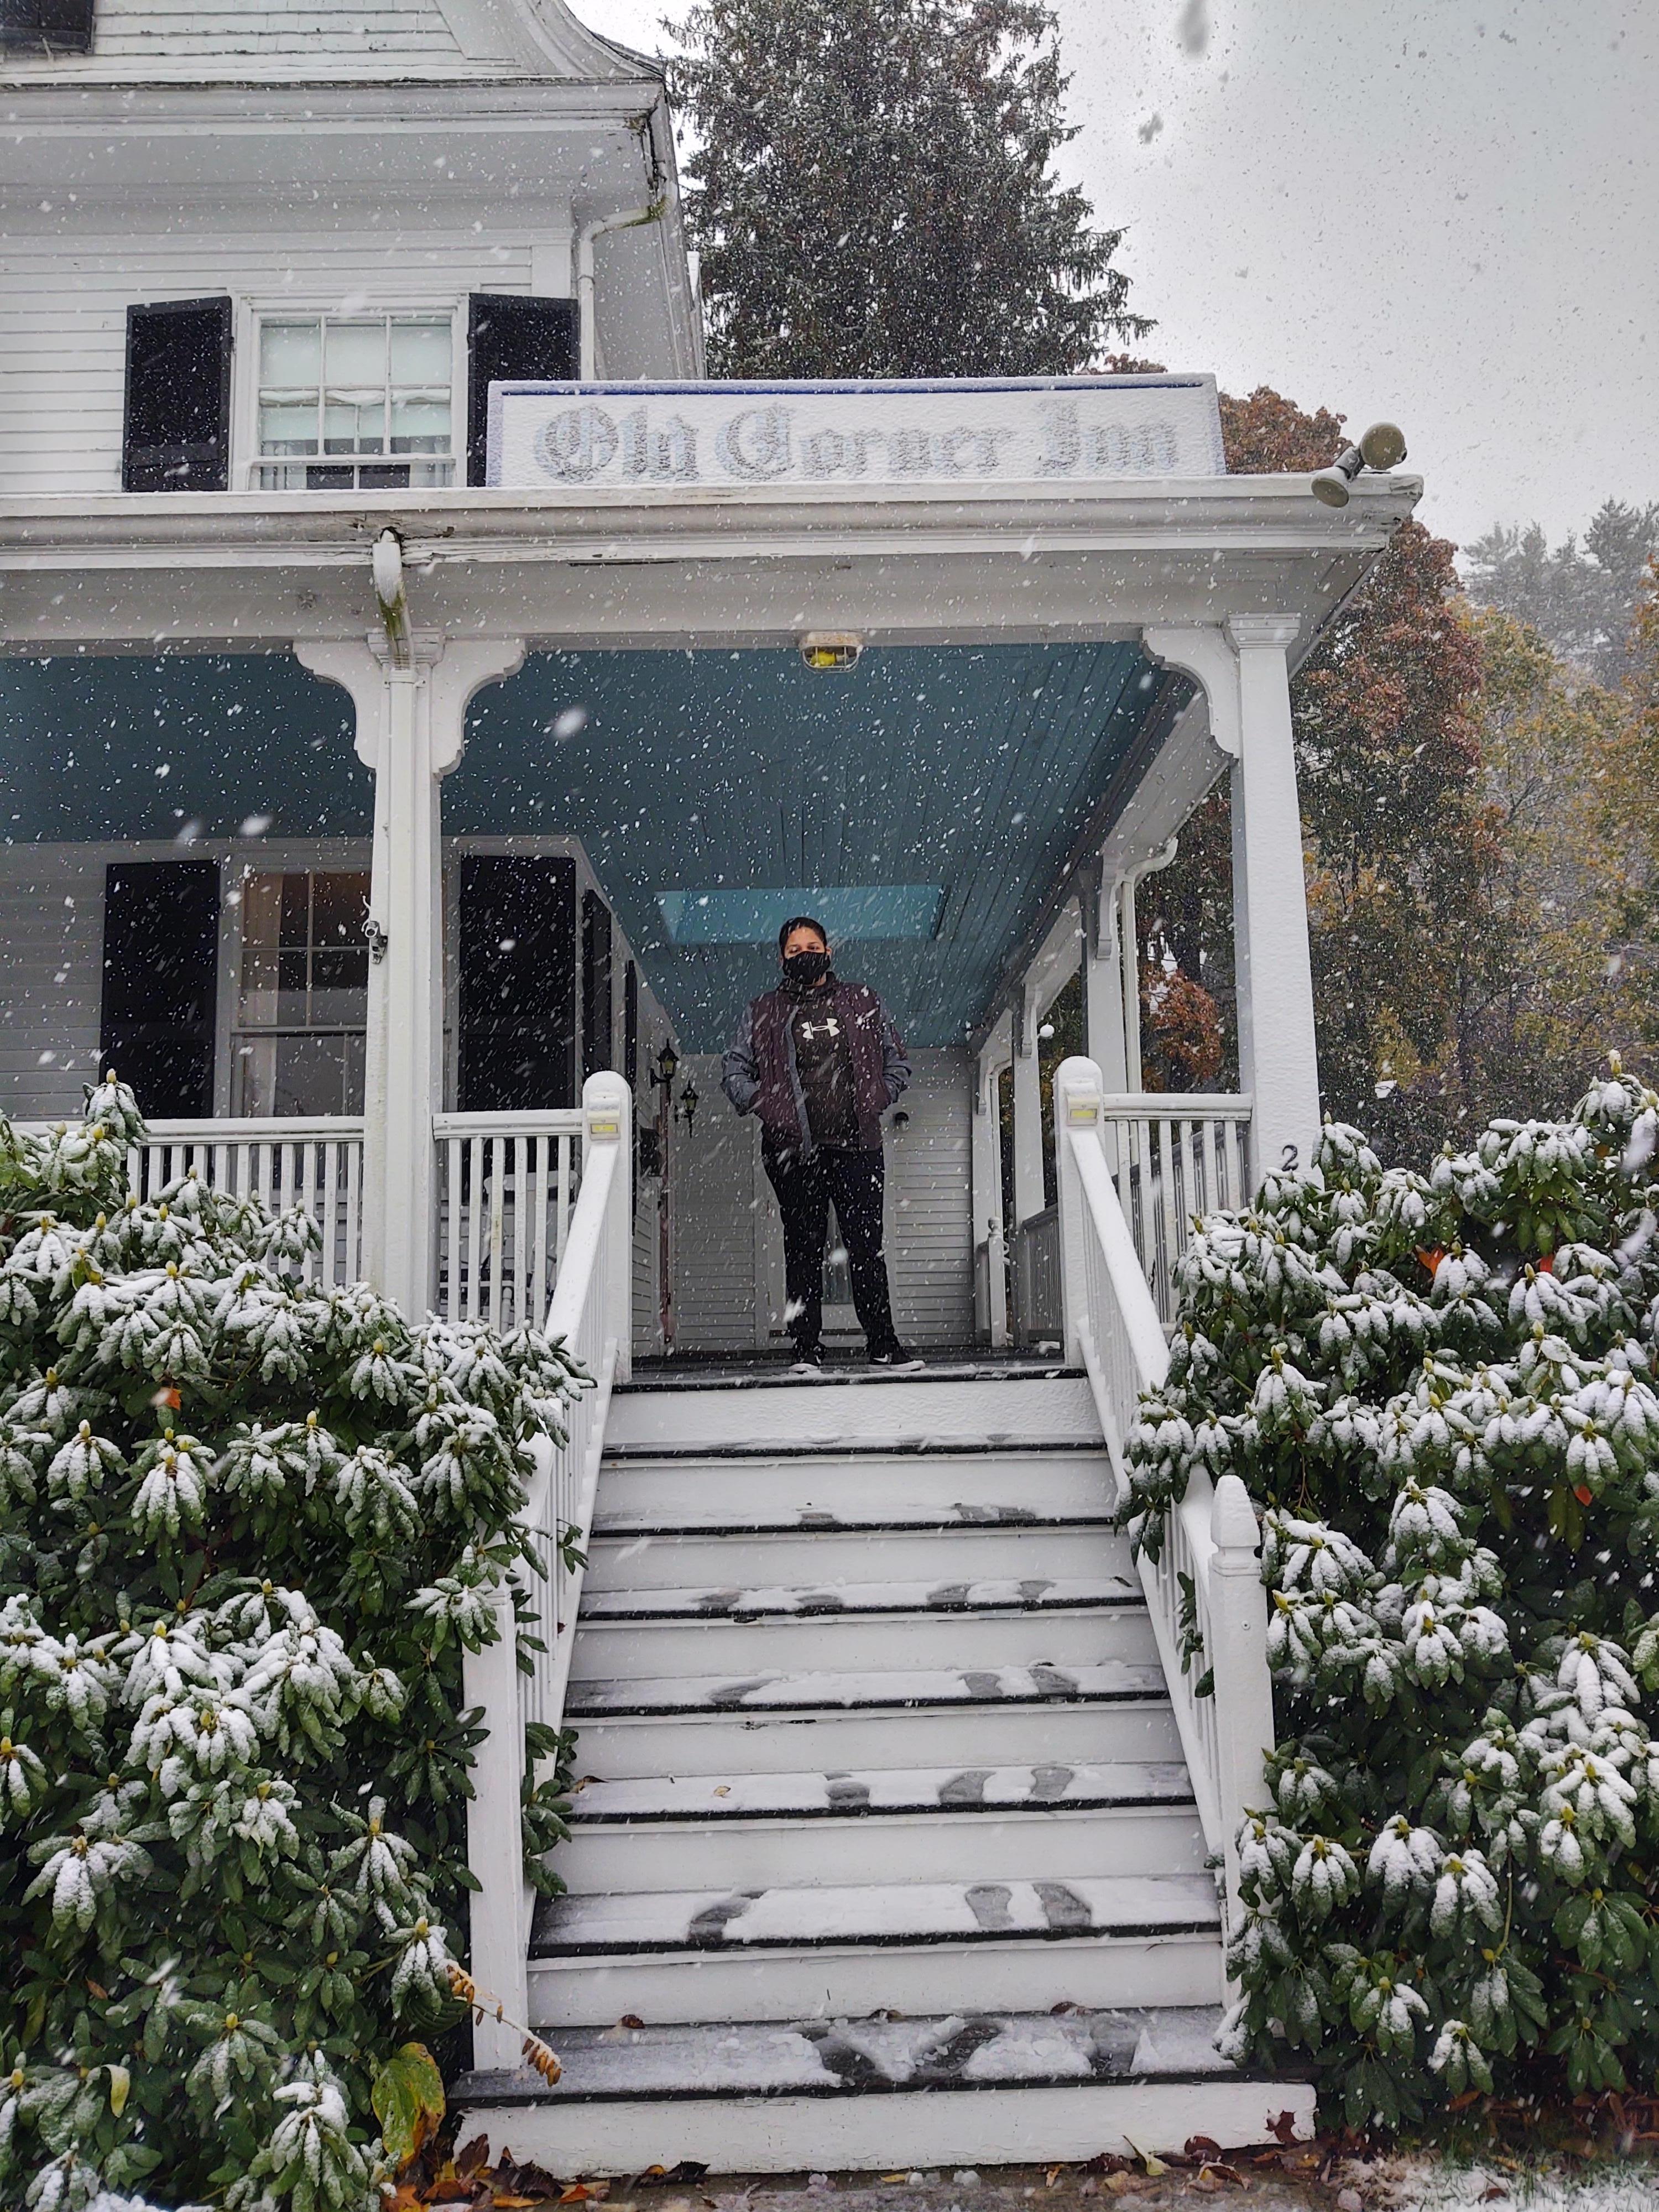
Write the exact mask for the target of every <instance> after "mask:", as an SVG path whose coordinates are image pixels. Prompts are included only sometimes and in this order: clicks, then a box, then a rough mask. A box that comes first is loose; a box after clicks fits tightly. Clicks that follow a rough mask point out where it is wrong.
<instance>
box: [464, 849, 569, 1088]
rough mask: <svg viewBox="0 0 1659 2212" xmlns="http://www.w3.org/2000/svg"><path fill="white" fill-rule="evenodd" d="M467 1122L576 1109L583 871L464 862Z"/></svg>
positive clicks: (546, 863)
mask: <svg viewBox="0 0 1659 2212" xmlns="http://www.w3.org/2000/svg"><path fill="white" fill-rule="evenodd" d="M460 979H461V987H460V1032H461V1034H460V1066H459V1074H458V1081H457V1085H456V1089H457V1096H458V1102H459V1110H460V1111H461V1112H462V1113H464V1114H484V1113H492V1112H493V1113H517V1112H520V1111H521V1110H526V1109H532V1108H535V1107H538V1106H539V1107H561V1106H569V1105H571V1104H573V1103H574V1091H575V1085H574V1080H573V1074H574V1060H575V1056H576V1055H575V1036H574V1029H575V1024H574V1018H573V1016H574V1007H575V998H576V864H575V862H574V860H539V859H520V858H517V857H513V858H511V859H508V858H502V857H497V856H495V855H493V854H467V855H466V856H465V858H464V859H463V860H462V862H461V922H460Z"/></svg>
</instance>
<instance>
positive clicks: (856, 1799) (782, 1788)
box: [459, 1372, 1312, 2175]
mask: <svg viewBox="0 0 1659 2212" xmlns="http://www.w3.org/2000/svg"><path fill="white" fill-rule="evenodd" d="M1114 1496H1115V1489H1114V1483H1113V1478H1112V1474H1111V1470H1110V1464H1109V1455H1108V1453H1107V1449H1106V1447H1105V1445H1104V1443H1103V1440H1102V1435H1101V1428H1100V1422H1099V1417H1098V1414H1097V1410H1096V1401H1095V1399H1094V1397H1093V1396H1092V1395H1091V1389H1090V1386H1089V1384H1088V1383H1086V1382H1085V1381H1084V1380H1082V1379H1081V1378H1074V1377H1069V1376H1054V1375H1052V1374H1049V1375H1034V1376H1020V1375H1018V1373H1016V1372H1010V1373H1008V1374H1007V1375H1006V1376H997V1377H994V1378H990V1377H983V1378H978V1379H965V1380H941V1379H933V1378H930V1377H928V1376H926V1375H922V1376H915V1377H914V1378H912V1377H888V1376H858V1377H857V1378H856V1379H851V1378H849V1379H848V1381H846V1382H844V1383H842V1382H825V1383H793V1384H789V1383H769V1384H767V1383H751V1384H749V1385H746V1386H744V1385H728V1386H726V1387H717V1388H707V1389H688V1388H684V1387H661V1388H654V1389H653V1388H651V1387H649V1386H646V1387H643V1388H635V1389H627V1390H619V1391H618V1392H617V1395H616V1396H615V1398H614V1399H613V1401H612V1402H611V1408H610V1415H609V1424H608V1427H607V1429H606V1431H605V1455H604V1459H603V1462H602V1463H601V1468H600V1474H599V1487H598V1493H597V1500H596V1505H595V1513H594V1521H593V1530H592V1541H591V1542H590V1545H589V1547H588V1560H589V1564H588V1568H587V1571H586V1580H585V1583H584V1585H583V1589H582V1595H581V1607H580V1618H579V1620H578V1623H577V1626H576V1631H575V1638H574V1650H573V1652H572V1656H571V1662H570V1678H569V1685H568V1693H567V1697H566V1703H565V1717H566V1720H567V1723H568V1724H570V1725H574V1726H575V1727H576V1728H577V1729H579V1730H580V1739H579V1750H578V1756H577V1762H576V1771H577V1774H578V1776H579V1777H580V1778H581V1781H580V1788H579V1790H578V1791H577V1793H576V1796H575V1799H574V1821H573V1832H572V1835H571V1838H570V1840H569V1842H568V1844H564V1845H562V1846H561V1848H560V1849H559V1850H558V1851H557V1852H556V1855H555V1860H554V1863H555V1865H556V1869H557V1871H558V1872H559V1873H560V1875H562V1878H563V1880H564V1881H565V1883H566V1884H567V1886H568V1894H567V1895H565V1896H563V1897H561V1898H558V1899H554V1900H552V1901H550V1903H548V1904H546V1905H543V1906H542V1907H541V1908H540V1909H539V1911H538V1912H537V1915H536V1917H535V1921H534V1924H533V1927H532V1935H531V1939H530V1947H529V1948H530V1960H529V1972H528V1991H529V2018H530V2021H531V2022H532V2025H533V2026H534V2027H536V2028H537V2029H538V2032H540V2033H542V2034H543V2035H544V2036H545V2037H546V2039H548V2040H549V2041H550V2043H551V2044H552V2045H553V2047H554V2048H555V2050H556V2051H557V2053H558V2055H559V2057H560V2059H561V2061H562V2066H563V2074H562V2078H561V2080H560V2081H559V2082H558V2083H557V2084H556V2086H553V2087H547V2086H546V2085H544V2084H543V2083H541V2082H540V2081H538V2080H537V2079H536V2077H535V2076H533V2075H529V2074H527V2073H526V2072H524V2071H520V2070H514V2071H511V2072H508V2071H500V2072H495V2073H489V2072H480V2073H477V2074H475V2075H471V2077H469V2079H468V2080H467V2081H465V2083H464V2084H463V2085H461V2087H460V2090H459V2101H460V2102H461V2103H462V2104H463V2105H464V2106H465V2110H466V2112H467V2116H468V2125H469V2126H472V2125H475V2124H476V2125H477V2126H481V2127H483V2128H484V2129H485V2130H487V2131H488V2133H489V2136H490V2138H491V2140H492V2142H495V2144H496V2145H497V2146H498V2147H499V2146H500V2145H501V2144H503V2143H505V2144H507V2145H510V2147H511V2148H512V2149H513V2153H514V2154H516V2155H517V2156H519V2157H520V2158H526V2157H532V2156H533V2157H535V2158H537V2159H538V2160H541V2161H542V2162H543V2163H544V2165H546V2166H550V2168H551V2169H552V2170H553V2171H555V2172H558V2173H561V2174H566V2175H573V2174H579V2173H632V2172H640V2171H641V2170H643V2169H644V2168H646V2167H647V2166H652V2165H660V2166H673V2165H675V2164H676V2163H677V2162H678V2161H679V2160H700V2161H702V2162H703V2163H705V2164H706V2165H708V2166H714V2167H716V2168H719V2169H721V2170H725V2171H728V2172H791V2171H800V2170H806V2169H810V2168H813V2167H821V2168H830V2169H833V2168H836V2167H844V2168H847V2167H857V2168H865V2169H872V2168H873V2169H884V2168H890V2167H894V2166H917V2165H921V2166H927V2165H928V2164H929V2163H933V2164H938V2163H939V2162H941V2161H945V2162H949V2163H951V2164H954V2165H972V2164H980V2163H992V2162H995V2161H999V2160H1006V2161H1013V2160H1021V2161H1024V2160H1054V2159H1074V2158H1082V2157H1087V2156H1089V2155H1091V2154H1093V2153H1095V2152H1097V2151H1099V2150H1103V2149H1121V2148H1123V2146H1124V2143H1125V2140H1126V2138H1128V2139H1132V2140H1133V2142H1135V2143H1136V2144H1137V2145H1139V2146H1141V2147H1142V2148H1170V2147H1175V2148H1179V2147H1180V2146H1181V2145H1182V2143H1183V2142H1185V2141H1186V2139H1187V2138H1188V2136H1192V2135H1194V2134H1200V2135H1205V2136H1210V2137H1212V2138H1213V2139H1214V2140H1215V2141H1217V2142H1220V2143H1223V2144H1227V2145H1235V2144H1240V2143H1246V2142H1260V2141H1264V2140H1266V2139H1267V2136H1268V2134H1269V2131H1270V2130H1271V2128H1272V2126H1273V2123H1274V2122H1276V2121H1277V2120H1278V2119H1279V2115H1280V2114H1281V2113H1282V2112H1285V2111H1286V2110H1289V2111H1290V2112H1291V2113H1292V2115H1293V2117H1294V2120H1295V2122H1296V2124H1297V2126H1298V2127H1299V2128H1302V2129H1305V2128H1306V2127H1307V2125H1308V2124H1309V2123H1310V2119H1311V2107H1312V2098H1311V2092H1310V2091H1309V2090H1308V2089H1306V2088H1305V2087H1301V2086H1299V2085H1295V2084H1290V2083H1285V2082H1282V2081H1271V2082H1269V2081H1256V2080H1253V2079H1250V2078H1248V2077H1245V2076H1242V2075H1238V2074H1237V2073H1235V2072H1233V2071H1232V2070H1231V2069H1228V2068H1226V2067H1225V2066H1224V2065H1223V2063H1222V2062H1221V2061H1220V2059H1219V2058H1218V2056H1217V2054H1216V2052H1215V2050H1214V2047H1213V2042H1212V2037H1213V2033H1214V2029H1215V2027H1216V2025H1217V2021H1218V2012H1219V2006H1220V2003H1221V2000H1222V1996H1223V1971H1222V1951H1221V1938H1220V1904H1219V1899H1218V1881H1217V1875H1216V1872H1215V1870H1214V1869H1212V1867H1210V1866H1207V1865H1206V1848H1205V1842H1204V1833H1203V1830H1202V1827H1201V1826H1200V1818H1199V1814H1198V1810H1197V1808H1196V1806H1195V1803H1194V1792H1193V1789H1192V1785H1191V1783H1190V1780H1189V1777H1188V1769H1187V1765H1186V1764H1185V1761H1184V1759H1183V1758H1182V1744H1181V1737H1180V1735H1179V1734H1178V1732H1177V1729H1176V1720H1175V1717H1174V1713H1173V1711H1172V1708H1171V1704H1170V1696H1169V1693H1168V1687H1167V1685H1166V1681H1165V1678H1164V1670H1163V1668H1162V1667H1161V1666H1160V1663H1159V1660H1158V1649H1157V1645H1156V1644H1155V1642H1154V1639H1153V1635H1152V1626H1151V1624H1150V1622H1149V1619H1148V1614H1147V1611H1146V1600H1145V1593H1144V1590H1143V1584H1142V1578H1141V1577H1140V1575H1139V1572H1138V1571H1137V1570H1136V1568H1135V1567H1134V1565H1133V1564H1132V1563H1131V1561H1130V1559H1129V1556H1128V1553H1127V1547H1126V1546H1125V1544H1124V1542H1123V1541H1122V1539H1121V1538H1120V1537H1119V1536H1117V1535H1116V1534H1114V1533H1113V1531H1112V1530H1111V1529H1110V1528H1109V1525H1108V1522H1109V1514H1110V1506H1111V1501H1112V1499H1113V1498H1114Z"/></svg>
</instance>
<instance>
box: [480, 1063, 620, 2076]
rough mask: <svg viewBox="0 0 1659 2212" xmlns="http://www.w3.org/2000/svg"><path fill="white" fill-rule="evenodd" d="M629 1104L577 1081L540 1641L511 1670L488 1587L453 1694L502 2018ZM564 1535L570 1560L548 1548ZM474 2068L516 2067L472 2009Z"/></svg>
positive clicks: (523, 1997)
mask: <svg viewBox="0 0 1659 2212" xmlns="http://www.w3.org/2000/svg"><path fill="white" fill-rule="evenodd" d="M632 1109H633V1100H632V1097H631V1095H630V1093H629V1088H628V1085H626V1084H625V1083H624V1082H623V1079H622V1078H621V1076H619V1075H613V1074H605V1075H594V1076H590V1077H589V1079H588V1080H587V1082H586V1084H585V1085H584V1086H583V1089H582V1104H581V1112H580V1117H579V1119H580V1129H579V1131H578V1132H575V1133H574V1134H576V1135H578V1136H579V1139H580V1145H581V1147H582V1176H581V1187H580V1191H579V1192H578V1194H577V1197H576V1201H575V1204H574V1207H573V1209H572V1211H571V1214H570V1220H569V1233H568V1237H566V1238H565V1240H564V1243H563V1248H562V1253H561V1255H560V1259H559V1263H558V1272H557V1276H556V1280H555V1283H554V1285H553V1296H552V1300H551V1303H550V1305H549V1308H548V1311H547V1320H546V1328H547V1333H548V1334H549V1335H550V1336H553V1337H559V1338H562V1340H564V1342H565V1344H566V1345H567V1346H568V1348H569V1350H570V1352H572V1353H573V1354H574V1357H575V1358H576V1359H577V1360H578V1361H579V1362H580V1364H581V1366H582V1367H583V1368H584V1369H585V1370H586V1373H587V1374H588V1375H589V1376H592V1388H591V1389H586V1390H584V1391H583V1392H582V1393H581V1395H580V1396H579V1397H578V1398H576V1400H575V1401H574V1403H572V1404H571V1405H570V1406H569V1407H568V1408H567V1409H566V1415H565V1420H566V1427H567V1431H568V1433H567V1435H566V1437H565V1440H564V1442H563V1443H559V1444H556V1443H553V1441H552V1440H551V1439H550V1438H541V1439H538V1443H537V1448H536V1471H535V1474H534V1475H533V1476H532V1480H531V1484H530V1494H529V1497H528V1499H527V1500H526V1506H525V1526H526V1528H527V1529H528V1531H529V1534H530V1537H531V1541H532V1544H533V1545H534V1547H535V1548H536V1550H537V1552H538V1554H539V1555H540V1557H541V1559H543V1561H544V1564H545V1565H546V1568H547V1575H546V1578H545V1580H544V1581H538V1582H537V1583H535V1584H534V1586H533V1588H532V1593H531V1595H532V1607H533V1610H534V1612H535V1613H536V1615H537V1622H536V1632H537V1636H538V1640H539V1641H540V1642H541V1643H542V1644H544V1646H545V1649H544V1650H540V1651H536V1652H533V1653H532V1654H531V1655H530V1657H531V1661H532V1664H531V1668H530V1671H529V1673H528V1674H521V1673H520V1669H519V1665H518V1654H517V1649H516V1639H515V1637H514V1633H513V1609H512V1606H511V1603H510V1601H509V1599H508V1596H507V1593H506V1592H501V1593H498V1595H497V1601H496V1620H497V1624H498V1626H500V1627H501V1630H502V1633H501V1636H500V1638H498V1639H497V1641H496V1642H495V1643H494V1644H488V1645H486V1646H485V1648H484V1649H483V1650H482V1651H478V1652H472V1653H469V1654H468V1656H467V1660H466V1668H465V1699H466V1702H467V1704H468V1705H476V1706H479V1707H481V1708H482V1709H483V1721H484V1726H485V1729H486V1731H487V1741H486V1744H485V1746H484V1747H483V1753H482V1755H481V1756H480V1758H479V1760H478V1763H477V1766H476V1767H475V1769H474V1780H475V1784H476V1788H477V1795H476V1796H474V1797H473V1799H472V1800H471V1803H470V1804H469V1805H468V1807H467V1823H466V1838H467V1862H468V1864H469V1865H470V1866H471V1869H472V1872H473V1873H474V1874H475V1875H477V1878H478V1881H479V1884H480V1887H479V1888H478V1890H477V1892H475V1893H474V1895H473V1899H472V1942H471V1971H472V1976H473V1979H474V1980H475V1981H476V1982H477V1984H478V1986H479V1988H480V1990H482V1991H485V1992H487V1993H488V1995H489V1996H490V1997H491V1998H492V1999H494V2000H495V2001H497V2002H499V2003H500V2004H501V2007H502V2008H503V2009H504V2011H505V2012H506V2014H507V2018H508V2020H512V2021H526V2020H527V2019H528V2018H529V2011H528V2005H529V1976H528V1972H527V1952H528V1945H529V1940H530V1913H531V1908H532V1903H533V1895H532V1891H531V1889H530V1886H529V1884H528V1883H527V1882H526V1880H525V1872H524V1838H523V1827H522V1822H521V1820H520V1801H521V1796H522V1791H523V1788H524V1781H525V1759H524V1731H525V1727H526V1723H529V1722H538V1723H540V1724H541V1725H542V1726H544V1727H546V1728H551V1729H556V1728H559V1727H561V1726H562V1723H563V1719H564V1699H565V1687H566V1685H567V1683H568V1680H569V1675H570V1652H571V1645H572V1643H573V1640H574V1639H573V1635H572V1632H573V1630H574V1626H575V1620H576V1608H577V1606H578V1603H579V1602H580V1597H581V1583H582V1565H583V1563H582V1561H581V1559H580V1553H582V1552H583V1551H585V1549H586V1544H587V1541H588V1534H589V1531H590V1529H591V1528H592V1520H593V1500H594V1496H595V1492H597V1489H598V1486H599V1460H600V1456H601V1455H602V1453H603V1451H604V1449H605V1419H606V1416H607V1414H608V1413H609V1411H610V1405H611V1389H612V1388H613V1386H614V1385H615V1384H617V1383H625V1382H626V1381H627V1380H628V1376H629V1364H630V1353H629V1346H630V1343H631V1340H632V1311H633V1278H632V1262H633V1194H632V1188H631V1186H632V1181H633V1162H634V1152H633V1124H632ZM567 1533H568V1534H571V1535H573V1536H574V1542H575V1547H576V1549H577V1553H578V1560H577V1564H576V1565H574V1566H567V1565H565V1564H564V1561H563V1559H562V1557H561V1555H560V1550H559V1543H560V1538H561V1536H562V1534H567ZM473 2053H474V2063H475V2064H477V2065H478V2066H481V2067H513V2066H516V2065H517V2064H518V2063H519V2059H520V2033H519V2031H518V2030H517V2029H516V2028H514V2027H508V2026H507V2025H506V2023H505V2022H503V2021H497V2020H495V2019H492V2018H489V2017H486V2018H485V2020H484V2021H483V2023H482V2025H480V2026H478V2027H475V2028H474V2030H473Z"/></svg>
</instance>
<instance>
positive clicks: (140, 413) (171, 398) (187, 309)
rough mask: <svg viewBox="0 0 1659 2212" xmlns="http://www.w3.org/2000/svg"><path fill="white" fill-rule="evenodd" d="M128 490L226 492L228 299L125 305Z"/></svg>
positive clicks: (124, 475)
mask: <svg viewBox="0 0 1659 2212" xmlns="http://www.w3.org/2000/svg"><path fill="white" fill-rule="evenodd" d="M121 482H122V484H123V485H124V487H125V489H127V490H128V491H223V490H224V489H226V488H227V486H228V484H229V483H230V301H229V300H228V298H221V299H215V300H169V301H165V302H164V303H163V304H161V306H159V307H129V308H128V309H127V422H126V437H125V443H124V445H123V447H122V453H121Z"/></svg>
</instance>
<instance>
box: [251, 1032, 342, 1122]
mask: <svg viewBox="0 0 1659 2212" xmlns="http://www.w3.org/2000/svg"><path fill="white" fill-rule="evenodd" d="M345 1069H346V1041H345V1039H344V1038H343V1037H337V1036H306V1037H283V1038H281V1039H279V1040H278V1042H277V1046H276V1097H275V1098H274V1100H273V1101H272V1103H271V1107H270V1111H271V1112H272V1113H275V1114H339V1113H343V1111H344V1101H345Z"/></svg>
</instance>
